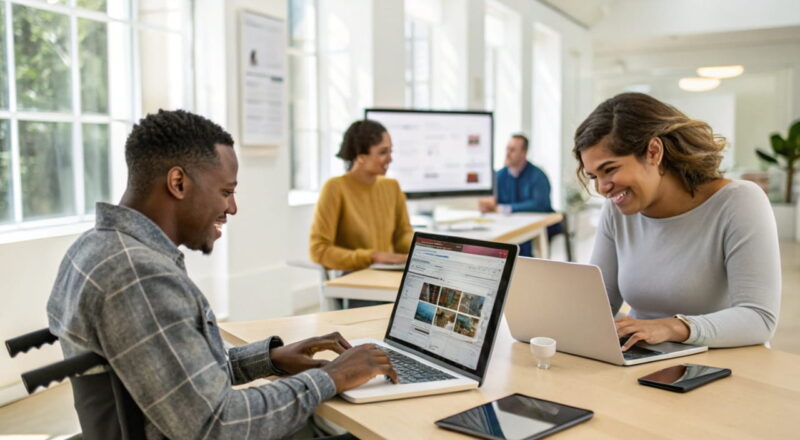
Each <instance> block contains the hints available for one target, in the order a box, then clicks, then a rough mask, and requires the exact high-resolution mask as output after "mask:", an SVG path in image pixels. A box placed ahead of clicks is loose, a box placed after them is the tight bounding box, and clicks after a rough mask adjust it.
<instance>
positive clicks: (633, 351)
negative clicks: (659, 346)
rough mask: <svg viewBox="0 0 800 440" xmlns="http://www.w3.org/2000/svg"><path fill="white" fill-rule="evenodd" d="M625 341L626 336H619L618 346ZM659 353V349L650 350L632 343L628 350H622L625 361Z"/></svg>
mask: <svg viewBox="0 0 800 440" xmlns="http://www.w3.org/2000/svg"><path fill="white" fill-rule="evenodd" d="M626 342H628V338H619V346H620V347H622V346H624V345H625V343H626ZM659 354H662V353H661V352H660V351H655V350H650V349H649V348H644V347H639V346H638V345H634V346H633V347H631V348H629V349H628V351H623V352H622V357H623V358H624V359H625V360H627V361H632V360H635V359H642V358H646V357H650V356H655V355H659Z"/></svg>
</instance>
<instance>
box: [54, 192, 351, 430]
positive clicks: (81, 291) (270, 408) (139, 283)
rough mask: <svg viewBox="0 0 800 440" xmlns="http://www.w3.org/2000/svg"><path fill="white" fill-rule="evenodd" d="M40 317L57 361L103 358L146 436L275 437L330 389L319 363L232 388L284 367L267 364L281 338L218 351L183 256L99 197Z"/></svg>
mask: <svg viewBox="0 0 800 440" xmlns="http://www.w3.org/2000/svg"><path fill="white" fill-rule="evenodd" d="M47 313H48V319H49V322H50V331H51V332H52V333H53V334H55V335H57V336H58V337H59V339H60V340H61V347H62V350H63V352H64V355H65V356H72V355H74V354H76V353H80V352H83V351H87V350H90V351H93V352H95V353H97V354H99V355H101V356H103V357H105V358H106V359H108V361H109V363H110V365H111V368H113V370H114V372H115V373H116V374H117V376H119V378H120V380H121V381H122V383H123V384H124V385H125V388H127V390H128V392H129V393H130V394H131V396H132V397H133V399H134V400H135V401H136V404H137V405H138V406H139V408H140V409H141V410H142V412H143V413H144V415H145V419H146V422H145V423H146V426H145V429H146V432H147V437H148V439H161V438H165V437H166V438H171V439H247V438H258V439H265V438H281V437H285V436H287V435H289V434H291V433H292V432H294V431H296V430H297V429H299V428H300V427H302V426H303V425H304V424H305V422H306V421H307V419H308V417H309V416H310V415H311V414H312V413H313V411H314V409H315V408H316V407H317V405H319V404H320V402H322V401H323V400H326V399H329V398H331V397H333V396H334V395H335V394H336V387H335V385H334V383H333V380H331V378H330V376H329V375H328V374H327V373H325V372H324V371H322V370H320V369H312V370H308V371H305V372H303V373H300V374H297V375H295V376H291V377H286V378H283V379H280V380H277V381H275V382H273V383H270V384H267V385H263V386H259V387H251V388H245V389H241V390H235V389H233V388H232V385H236V384H242V383H246V382H249V381H252V380H254V379H257V378H260V377H267V376H272V375H276V374H280V373H281V371H280V370H278V369H277V368H275V367H274V366H273V365H272V363H271V362H270V359H269V348H270V343H271V341H274V342H279V340H273V339H272V338H270V339H266V340H263V341H260V342H254V343H252V344H248V345H245V346H242V347H236V348H232V349H231V350H230V351H229V352H227V353H226V351H225V348H224V346H223V343H222V339H221V337H220V334H219V329H218V327H217V321H216V318H215V317H214V313H213V312H212V311H211V308H210V306H209V304H208V301H206V299H205V297H204V296H203V294H202V292H200V290H199V289H198V288H197V286H195V284H194V283H193V282H192V281H191V280H190V279H189V276H188V275H187V273H186V268H185V266H184V262H183V254H182V253H181V252H180V251H179V250H178V248H177V247H176V246H175V245H174V244H173V243H172V241H171V240H170V239H169V238H168V237H167V236H166V235H165V234H164V232H163V231H162V230H161V229H160V228H159V227H158V226H157V225H156V224H155V223H153V222H152V221H151V220H150V219H149V218H147V217H145V216H144V215H142V214H141V213H139V212H137V211H135V210H132V209H129V208H126V207H122V206H116V205H109V204H106V203H98V204H97V222H96V225H95V227H94V229H92V230H90V231H87V232H86V233H84V234H83V235H81V237H80V238H78V240H77V241H76V242H75V243H74V244H73V245H72V246H71V247H70V248H69V250H68V251H67V254H66V255H65V256H64V259H63V261H62V262H61V266H60V268H59V271H58V277H57V278H56V281H55V285H54V286H53V291H52V292H51V294H50V299H49V301H48V304H47ZM272 345H273V347H274V346H275V344H274V343H273V344H272Z"/></svg>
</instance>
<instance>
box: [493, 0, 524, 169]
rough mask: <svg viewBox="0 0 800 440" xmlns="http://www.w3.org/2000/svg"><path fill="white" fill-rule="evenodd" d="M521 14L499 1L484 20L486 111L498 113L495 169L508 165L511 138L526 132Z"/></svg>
mask: <svg viewBox="0 0 800 440" xmlns="http://www.w3.org/2000/svg"><path fill="white" fill-rule="evenodd" d="M520 22H521V19H520V17H519V15H518V14H516V13H514V12H513V11H511V10H509V9H508V8H505V7H504V6H503V5H501V4H499V3H498V2H495V1H489V2H487V4H486V16H485V18H484V37H485V41H484V44H485V46H484V74H485V77H484V78H485V82H484V91H485V95H484V97H485V104H486V109H487V110H490V111H492V112H494V115H495V119H494V120H495V132H494V152H495V155H494V166H495V168H497V169H499V168H502V167H503V166H504V162H505V155H506V143H507V142H508V139H509V137H510V136H511V135H512V134H514V133H517V132H521V131H523V130H522V128H523V127H522V62H521V55H522V51H521V43H522V38H521V35H520V31H521V29H520V26H521V25H520Z"/></svg>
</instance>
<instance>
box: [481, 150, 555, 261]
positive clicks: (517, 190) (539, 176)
mask: <svg viewBox="0 0 800 440" xmlns="http://www.w3.org/2000/svg"><path fill="white" fill-rule="evenodd" d="M497 204H498V205H506V206H509V207H510V208H511V212H554V211H553V206H552V205H551V204H550V181H549V180H548V179H547V175H546V174H545V173H544V171H542V170H541V169H539V168H538V167H536V166H535V165H533V164H532V163H530V162H525V167H524V168H522V171H521V172H520V173H519V175H518V176H516V177H515V176H514V175H513V174H511V171H510V170H509V169H508V167H505V168H503V169H501V170H500V171H498V172H497ZM560 231H561V225H560V224H558V225H553V226H550V227H549V228H547V232H548V234H549V235H553V234H557V233H558V232H560ZM532 254H533V252H532V248H531V243H530V242H526V243H523V244H521V245H520V255H522V256H526V257H530V256H531V255H532Z"/></svg>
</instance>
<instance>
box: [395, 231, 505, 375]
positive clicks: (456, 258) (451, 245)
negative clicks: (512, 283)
mask: <svg viewBox="0 0 800 440" xmlns="http://www.w3.org/2000/svg"><path fill="white" fill-rule="evenodd" d="M516 253H517V246H515V245H508V244H501V243H491V242H483V241H476V240H469V239H464V238H458V237H447V236H439V235H431V234H422V233H417V234H416V235H415V236H414V243H413V246H412V248H411V252H410V254H409V261H408V264H407V265H406V271H405V273H404V274H403V281H402V283H401V285H400V291H399V292H398V298H397V301H396V303H395V309H394V311H393V313H392V318H391V322H390V323H389V328H388V329H387V340H393V341H395V342H399V343H401V344H402V345H404V346H407V347H411V348H414V349H416V350H418V351H422V352H424V353H425V354H428V355H432V357H434V358H436V359H439V360H443V361H445V362H446V363H448V364H451V365H454V366H457V367H458V368H460V369H466V370H468V371H469V372H471V373H472V374H478V375H482V373H483V371H482V370H483V367H485V365H486V362H487V361H488V356H489V354H490V351H491V345H492V343H493V341H494V335H495V331H496V329H497V325H498V322H499V317H500V314H501V312H502V308H503V302H504V300H505V293H506V289H507V288H508V282H509V279H510V277H511V270H512V268H513V263H514V258H515V257H516ZM487 341H488V343H487ZM484 357H485V358H484Z"/></svg>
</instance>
